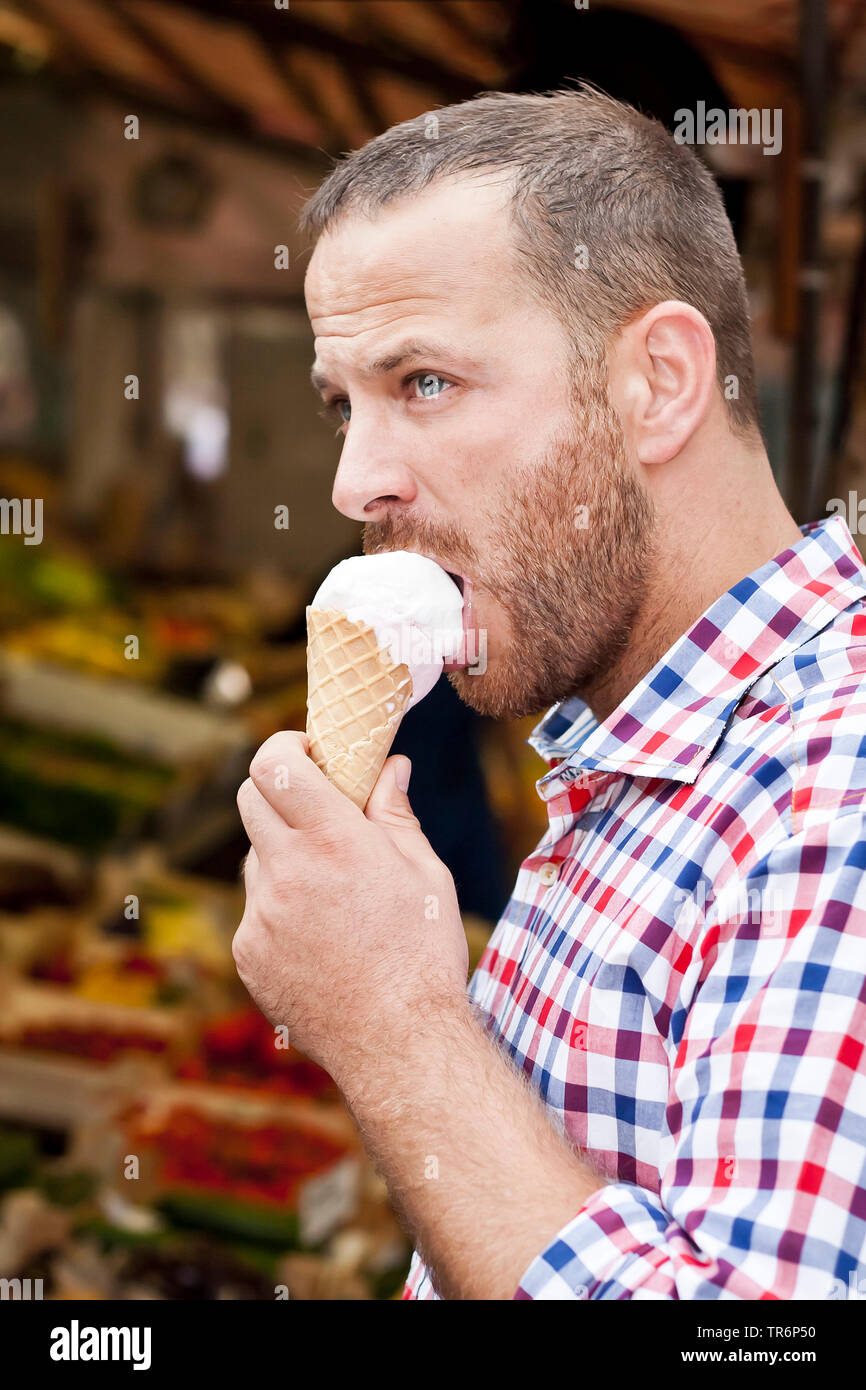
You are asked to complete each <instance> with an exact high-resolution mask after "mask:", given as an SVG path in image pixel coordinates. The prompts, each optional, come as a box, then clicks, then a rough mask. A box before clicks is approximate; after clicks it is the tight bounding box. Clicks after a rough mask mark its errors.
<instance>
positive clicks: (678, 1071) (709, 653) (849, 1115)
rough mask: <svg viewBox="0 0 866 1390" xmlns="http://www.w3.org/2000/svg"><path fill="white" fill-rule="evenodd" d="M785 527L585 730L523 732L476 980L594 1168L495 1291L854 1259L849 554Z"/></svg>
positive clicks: (771, 1295) (860, 686) (856, 846)
mask: <svg viewBox="0 0 866 1390" xmlns="http://www.w3.org/2000/svg"><path fill="white" fill-rule="evenodd" d="M801 529H802V532H803V539H802V540H801V541H799V542H797V543H796V544H795V545H793V546H792V547H791V548H790V549H789V550H786V551H784V552H783V553H782V554H780V555H778V556H776V558H775V559H774V560H772V561H770V562H769V563H768V564H766V565H763V566H762V567H761V568H760V569H758V570H756V571H755V572H754V573H753V574H751V575H750V576H749V577H748V578H746V579H743V580H741V581H740V583H738V584H736V585H735V586H734V587H733V588H732V589H731V590H730V591H729V592H728V593H726V594H724V595H723V596H722V597H721V598H719V599H718V600H717V601H716V602H715V603H713V604H712V606H711V607H710V608H709V609H708V610H707V611H706V612H705V613H704V615H703V616H702V617H701V618H700V619H698V621H697V622H696V623H695V624H694V626H693V627H692V628H691V629H690V630H689V631H688V632H687V633H685V634H684V635H683V636H682V637H681V638H680V639H679V640H678V641H677V642H676V643H675V645H674V646H673V647H672V648H671V649H670V650H669V651H668V652H667V654H666V655H665V656H664V657H663V658H662V660H661V661H659V662H658V664H657V665H656V666H655V667H654V668H653V669H652V670H651V671H650V672H649V674H648V675H647V676H646V677H645V679H644V680H643V681H641V683H640V684H639V685H638V686H637V687H636V688H635V689H634V690H633V691H632V692H631V694H630V695H629V696H628V697H627V698H626V699H625V700H624V701H623V702H622V704H621V705H620V706H619V707H618V708H617V709H616V710H615V711H614V712H613V713H612V714H611V715H610V717H609V718H608V719H607V720H605V722H604V723H602V724H600V725H599V724H598V723H597V722H596V721H595V719H594V718H593V716H592V714H591V712H590V710H589V709H588V708H587V707H586V705H584V704H583V703H582V702H581V701H580V700H569V701H567V702H565V703H562V704H560V705H557V706H554V708H553V709H552V710H550V711H549V712H548V714H547V715H546V716H545V718H544V719H543V720H542V722H541V723H540V724H539V725H538V726H537V728H536V729H535V730H534V732H533V735H532V738H531V739H530V742H531V743H532V745H533V747H535V748H536V749H537V751H538V752H539V753H540V754H541V755H542V756H543V757H544V758H545V760H546V761H547V762H548V763H550V764H551V768H552V770H551V771H549V772H548V773H547V774H546V775H545V776H543V777H542V778H541V779H540V781H539V782H538V784H537V786H538V792H539V794H540V796H541V797H542V798H543V799H544V800H545V802H546V803H547V810H548V814H549V829H548V831H547V832H546V834H545V835H544V837H543V838H542V840H541V842H540V844H539V845H538V847H537V849H536V850H535V851H534V853H532V854H531V855H530V856H529V858H528V859H526V860H525V861H524V863H523V865H522V867H521V869H520V873H519V875H518V878H517V883H516V885H515V889H514V893H513V896H512V898H511V900H510V902H509V904H508V906H507V907H506V909H505V913H504V915H503V917H502V919H501V921H500V922H499V924H498V926H497V928H496V930H495V931H494V933H493V936H492V937H491V940H490V943H489V946H488V948H487V950H486V952H485V954H484V956H483V958H482V960H481V962H480V964H479V967H478V970H477V971H476V973H475V975H474V976H473V978H472V981H471V983H470V987H469V993H470V997H471V998H472V1000H473V1001H474V1003H475V1005H476V1007H477V1009H478V1011H479V1016H480V1017H481V1018H482V1019H483V1020H484V1021H485V1023H486V1025H487V1026H488V1027H489V1029H490V1031H491V1033H492V1035H493V1036H494V1037H496V1038H497V1040H498V1041H499V1043H500V1045H501V1047H502V1048H503V1049H504V1051H505V1053H506V1054H507V1055H508V1056H509V1057H510V1058H511V1059H512V1060H513V1063H514V1064H515V1065H516V1066H517V1067H520V1068H522V1069H523V1070H524V1072H526V1074H527V1075H528V1076H529V1077H530V1078H531V1080H532V1082H533V1083H534V1085H535V1086H537V1088H538V1090H539V1091H540V1093H541V1095H542V1097H543V1098H544V1101H545V1102H546V1104H547V1106H548V1107H549V1111H550V1118H551V1121H552V1122H553V1123H555V1124H556V1125H557V1126H558V1127H559V1128H560V1129H562V1130H564V1132H565V1133H566V1134H567V1135H568V1136H569V1137H570V1139H571V1140H572V1141H573V1143H574V1144H575V1145H576V1146H578V1147H579V1148H580V1149H582V1150H585V1151H586V1152H587V1153H588V1154H589V1155H590V1157H591V1158H592V1159H593V1160H594V1162H595V1163H596V1164H597V1165H599V1166H600V1168H601V1170H602V1172H603V1174H604V1176H605V1178H606V1180H607V1181H606V1184H605V1185H604V1186H602V1187H601V1188H599V1189H598V1190H597V1191H596V1192H594V1193H593V1194H592V1196H591V1197H590V1198H589V1200H588V1201H587V1202H586V1203H584V1205H583V1206H582V1207H580V1209H579V1210H576V1211H575V1212H574V1214H573V1217H572V1218H571V1220H570V1221H569V1222H568V1224H567V1225H566V1226H565V1227H564V1228H563V1229H562V1230H560V1231H559V1232H558V1233H555V1234H554V1233H550V1232H544V1231H539V1253H538V1255H537V1257H536V1258H535V1260H534V1261H533V1262H532V1264H531V1265H530V1266H529V1268H528V1269H527V1270H526V1271H525V1272H524V1274H523V1277H522V1278H521V1280H520V1285H519V1287H518V1289H517V1290H516V1291H515V1295H514V1296H515V1298H518V1299H575V1298H586V1299H627V1298H645V1299H731V1298H733V1299H801V1298H808V1299H812V1298H818V1299H825V1298H840V1297H845V1296H846V1292H845V1291H846V1290H848V1289H850V1288H851V1287H853V1286H854V1284H855V1281H856V1286H857V1287H858V1288H859V1287H861V1281H863V1280H866V1059H864V1057H863V1051H864V1045H866V878H864V872H863V871H864V868H866V565H864V562H863V559H862V557H861V555H860V554H859V552H858V550H857V548H856V546H855V544H854V541H853V539H852V537H851V533H850V532H849V530H848V527H847V526H846V525H845V522H844V520H843V519H842V518H841V517H839V516H834V517H830V518H826V519H824V520H822V521H820V522H813V523H812V524H811V525H808V526H804V527H802V528H801ZM503 1219H504V1220H507V1212H503ZM550 1236H552V1239H549V1243H547V1244H546V1245H545V1241H547V1240H548V1238H549V1237H550ZM862 1287H864V1288H866V1283H863V1284H862ZM403 1296H404V1298H435V1297H436V1296H437V1295H436V1292H435V1290H434V1288H433V1285H432V1283H431V1278H430V1275H429V1273H428V1271H427V1269H426V1268H425V1266H424V1264H423V1262H422V1261H421V1259H420V1257H419V1255H418V1254H417V1253H416V1255H415V1257H414V1259H413V1261H412V1268H411V1270H410V1274H409V1279H408V1282H407V1284H406V1288H405V1290H404V1295H403Z"/></svg>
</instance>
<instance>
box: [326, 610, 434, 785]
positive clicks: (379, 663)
mask: <svg viewBox="0 0 866 1390" xmlns="http://www.w3.org/2000/svg"><path fill="white" fill-rule="evenodd" d="M307 683H308V684H307V735H308V737H309V740H310V752H311V754H312V757H313V761H314V762H315V763H316V766H317V767H320V768H321V770H322V771H323V772H324V774H325V776H326V777H327V778H328V780H329V781H331V782H333V784H334V786H336V787H339V789H340V791H341V792H344V793H345V795H346V796H348V797H349V798H350V800H352V801H354V803H355V805H356V806H360V807H361V809H362V810H363V809H364V807H365V806H366V804H367V800H368V798H369V795H370V792H371V791H372V790H373V786H374V785H375V782H376V779H377V777H378V776H379V773H380V772H381V770H382V764H383V763H384V761H385V759H386V758H387V756H388V751H389V749H390V747H391V744H392V742H393V741H394V736H395V734H396V732H397V727H398V725H399V723H400V720H401V719H402V718H403V715H404V713H405V711H406V709H407V708H408V705H409V701H410V699H411V698H412V677H411V676H410V674H409V668H408V666H404V665H400V664H398V663H397V662H395V661H394V660H393V658H392V656H391V653H390V651H389V650H388V649H387V648H384V647H381V646H380V645H379V640H378V638H377V636H376V632H375V630H374V629H373V628H372V627H370V626H369V625H368V624H367V623H360V622H351V621H350V620H349V619H348V618H347V617H346V615H345V613H340V612H336V611H334V610H332V609H324V610H320V609H315V608H308V609H307Z"/></svg>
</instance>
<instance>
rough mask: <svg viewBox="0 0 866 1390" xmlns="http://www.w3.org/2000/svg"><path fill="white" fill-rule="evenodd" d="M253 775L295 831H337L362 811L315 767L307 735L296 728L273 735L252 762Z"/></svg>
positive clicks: (274, 806) (251, 772) (260, 789)
mask: <svg viewBox="0 0 866 1390" xmlns="http://www.w3.org/2000/svg"><path fill="white" fill-rule="evenodd" d="M250 778H251V779H252V781H253V783H254V784H255V786H256V787H257V788H258V790H259V792H260V793H261V795H262V796H263V797H264V798H265V800H266V801H267V802H268V804H269V805H270V806H272V807H273V809H274V810H275V811H276V812H278V813H279V815H280V816H281V817H282V818H283V820H284V821H285V822H286V824H287V825H289V826H291V827H292V828H293V829H295V830H309V831H313V832H319V833H322V832H325V831H328V832H330V831H335V833H336V831H337V829H338V827H339V826H340V825H341V824H345V822H346V820H347V818H351V817H353V816H355V817H357V816H360V814H361V812H360V811H359V810H358V808H357V806H355V805H354V804H353V803H352V802H351V801H350V800H349V798H348V797H347V796H344V795H343V793H342V792H340V791H338V790H337V788H336V787H334V786H332V785H331V783H330V782H329V781H328V779H327V777H326V776H325V774H324V773H323V772H321V771H320V769H319V768H318V767H316V764H315V763H314V762H313V760H312V758H311V757H310V754H309V741H308V739H307V736H306V734H302V733H297V732H295V731H293V730H285V731H284V732H282V733H279V734H272V735H271V737H270V738H269V739H266V740H265V742H264V743H263V744H262V746H261V748H260V749H259V751H258V752H257V753H256V755H255V757H254V758H253V760H252V762H251V763H250Z"/></svg>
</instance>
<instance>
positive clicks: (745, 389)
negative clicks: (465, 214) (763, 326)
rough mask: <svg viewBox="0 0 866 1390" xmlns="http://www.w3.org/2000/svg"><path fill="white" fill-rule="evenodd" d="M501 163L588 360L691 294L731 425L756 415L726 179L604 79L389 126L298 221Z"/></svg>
mask: <svg viewBox="0 0 866 1390" xmlns="http://www.w3.org/2000/svg"><path fill="white" fill-rule="evenodd" d="M494 170H502V171H503V173H504V174H505V175H506V176H507V177H508V179H509V181H510V183H511V214H512V218H513V221H514V227H515V249H516V251H517V253H518V256H519V259H520V261H521V262H522V263H523V264H524V266H525V268H526V270H527V272H528V277H529V282H530V286H531V288H532V290H533V292H534V293H535V294H536V295H537V296H538V297H540V298H541V299H542V300H543V301H544V302H545V303H546V305H547V306H548V308H550V309H551V310H552V311H553V312H554V313H555V314H556V315H557V316H558V317H559V319H560V320H561V321H562V322H563V323H564V325H565V327H566V329H567V331H568V332H569V335H570V337H571V338H572V341H573V343H574V346H575V350H576V353H577V356H578V360H579V361H586V360H587V359H589V358H593V357H594V358H595V361H596V362H600V361H603V360H604V356H605V353H606V350H607V346H608V344H609V343H610V342H611V340H612V339H613V337H614V336H615V335H616V333H617V332H618V330H619V329H621V328H622V327H623V326H624V325H625V324H626V323H628V322H629V321H630V320H631V319H633V318H634V317H636V316H637V315H638V314H639V313H641V312H643V311H644V310H646V309H648V308H650V307H651V306H652V305H653V304H659V303H661V302H663V301H664V300H666V299H680V300H685V301H686V302H687V303H689V304H691V305H693V306H694V308H696V309H698V310H699V311H700V313H702V314H703V316H704V318H705V319H706V320H707V322H708V323H709V325H710V328H711V329H712V332H713V336H714V338H715V343H716V375H717V379H718V383H719V386H720V389H721V391H722V395H723V398H724V399H725V400H726V403H727V405H728V408H729V412H730V421H731V426H732V428H733V429H734V431H735V432H736V433H737V434H739V435H741V436H744V437H745V436H748V435H751V434H753V433H754V432H755V431H756V430H758V429H759V414H758V401H757V392H756V388H755V374H754V362H753V358H752V344H751V335H750V327H749V304H748V297H747V294H746V285H745V279H744V276H743V268H742V265H741V263H740V257H739V254H738V251H737V246H736V242H735V240H734V234H733V230H732V228H731V224H730V221H729V219H728V216H727V213H726V211H725V206H724V202H723V200H722V196H721V193H720V191H719V188H718V186H717V184H716V182H715V180H714V179H713V177H712V175H711V173H710V171H709V169H708V168H707V167H706V166H705V164H704V163H703V162H702V160H701V159H700V158H699V157H698V156H697V155H696V154H695V153H694V152H693V151H692V150H691V149H689V148H688V147H687V146H686V145H680V144H677V142H676V141H675V140H674V139H673V136H672V135H671V134H670V133H669V132H668V131H667V130H666V129H665V127H664V126H663V125H662V124H661V123H660V122H659V121H656V120H653V119H651V118H650V117H648V116H645V115H643V114H642V113H641V112H640V111H637V110H636V109H635V108H634V107H633V106H629V105H627V104H626V103H625V102H621V101H616V100H615V99H614V98H613V97H610V96H608V95H607V94H606V93H604V92H601V91H599V90H598V89H597V88H595V87H592V86H589V85H587V84H580V85H579V86H577V87H574V88H566V89H564V90H559V91H555V92H549V93H546V94H539V93H512V92H485V93H484V94H482V95H481V96H477V97H473V98H472V99H471V100H469V101H462V102H458V103H456V104H454V105H453V106H445V107H442V108H439V109H437V110H436V111H435V112H428V113H426V114H425V115H422V116H419V117H416V118H415V119H414V120H411V121H404V122H403V123H402V124H401V125H396V126H392V127H391V128H390V129H389V130H386V131H385V132H384V133H383V134H382V135H379V136H377V137H376V139H374V140H371V141H370V142H369V144H366V145H364V146H363V147H362V148H361V149H358V150H355V151H353V152H352V153H350V154H348V155H345V156H344V157H343V158H342V159H341V160H340V161H339V162H338V163H337V164H336V165H335V167H334V168H333V169H332V171H331V172H330V174H328V176H327V177H326V178H325V180H324V182H323V183H322V184H321V186H320V187H319V188H318V189H317V191H316V192H315V193H314V194H313V196H312V197H311V198H310V199H309V201H308V202H307V204H306V206H305V207H304V209H303V211H302V214H301V223H300V225H301V229H302V230H306V231H310V232H312V233H313V234H314V235H316V236H318V235H319V234H321V233H322V232H324V231H326V230H328V229H330V228H331V226H332V225H333V224H334V223H335V222H336V220H337V219H338V218H339V217H340V216H341V215H342V214H344V213H352V212H360V213H364V214H367V215H374V214H375V213H376V212H377V211H378V210H379V209H381V208H383V207H385V206H386V205H387V204H388V203H390V202H392V201H394V200H395V199H398V198H401V197H404V196H406V195H411V194H412V193H416V192H419V191H420V190H422V189H424V188H426V187H427V186H428V185H429V184H432V183H434V182H435V181H436V180H439V179H445V178H447V177H449V176H460V175H470V176H471V175H479V176H480V175H483V174H484V173H486V172H490V171H494ZM731 378H733V379H734V381H735V383H736V388H735V389H734V390H730V391H729V390H728V389H726V387H727V386H728V384H729V383H730V382H731Z"/></svg>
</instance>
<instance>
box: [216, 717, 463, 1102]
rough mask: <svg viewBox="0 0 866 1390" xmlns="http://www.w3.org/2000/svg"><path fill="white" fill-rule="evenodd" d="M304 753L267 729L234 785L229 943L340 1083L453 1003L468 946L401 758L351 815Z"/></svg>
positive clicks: (255, 988) (265, 1000)
mask: <svg viewBox="0 0 866 1390" xmlns="http://www.w3.org/2000/svg"><path fill="white" fill-rule="evenodd" d="M308 749H309V745H308V742H307V737H306V735H305V734H302V733H279V734H274V735H273V737H271V738H269V739H268V740H267V741H266V742H265V743H263V744H262V746H261V748H260V749H259V751H258V752H257V753H256V755H255V757H254V758H253V761H252V763H251V765H250V776H249V779H248V780H247V781H246V782H244V783H243V785H242V786H241V788H240V791H239V792H238V806H239V808H240V813H241V819H242V820H243V823H244V826H245V827H246V831H247V834H248V835H249V837H250V842H251V845H252V849H251V851H250V853H249V855H248V856H247V861H246V868H245V872H244V880H245V887H246V895H247V899H246V908H245V910H244V915H243V918H242V920H241V923H240V926H239V927H238V929H237V932H236V933H235V938H234V942H233V946H232V951H233V954H234V958H235V962H236V964H237V968H238V974H239V975H240V978H241V979H242V980H243V982H244V984H245V985H246V987H247V989H248V990H249V992H250V994H251V995H252V997H253V999H254V1000H255V1002H256V1003H257V1004H258V1006H259V1008H260V1009H261V1010H262V1012H263V1013H264V1014H266V1015H267V1017H268V1018H269V1019H270V1020H271V1022H272V1023H274V1024H278V1023H282V1024H285V1025H286V1027H287V1028H288V1033H289V1039H290V1041H291V1043H292V1045H293V1046H296V1047H298V1048H299V1049H300V1050H301V1051H302V1052H304V1053H306V1054H307V1056H309V1057H312V1058H313V1059H314V1060H315V1061H316V1062H318V1063H319V1064H320V1065H321V1066H323V1067H324V1068H325V1070H326V1071H328V1072H329V1073H330V1074H331V1075H332V1076H333V1077H334V1079H335V1080H336V1081H337V1082H338V1084H340V1083H341V1082H342V1080H343V1079H344V1078H347V1077H350V1076H352V1074H353V1073H354V1072H355V1071H357V1070H358V1069H363V1067H364V1064H365V1059H370V1058H374V1057H376V1056H377V1055H378V1056H381V1055H382V1051H383V1049H385V1050H391V1051H394V1050H399V1049H400V1048H401V1047H402V1046H403V1045H404V1042H405V1040H406V1038H407V1037H408V1036H409V1035H410V1034H411V1031H412V1029H413V1027H414V1026H415V1024H416V1023H417V1022H419V1021H420V1020H421V1019H423V1018H426V1017H429V1016H430V1015H431V1013H435V1012H436V1011H437V1010H439V1009H445V1010H447V1009H448V1008H450V1007H453V1006H454V1005H455V1004H459V1002H460V1001H461V1000H462V999H463V998H464V996H465V991H466V975H467V970H468V951H467V946H466V938H465V935H464V932H463V926H462V923H461V920H460V912H459V908H458V905H457V895H456V892H455V889H454V881H453V879H452V878H451V875H450V873H449V872H448V870H447V868H446V867H445V865H444V864H443V863H442V861H441V860H440V859H438V858H437V856H436V855H435V854H434V852H433V850H432V849H431V847H430V844H429V842H428V840H427V839H426V837H425V836H424V834H423V833H422V831H421V827H420V825H419V824H418V821H417V819H416V818H415V816H414V815H413V813H412V808H411V806H410V804H409V800H408V797H407V795H406V792H405V790H401V788H400V786H399V785H398V782H397V778H398V776H400V775H401V774H402V775H403V777H404V778H405V779H408V773H409V770H410V767H411V765H410V764H409V761H408V759H406V758H401V757H393V758H389V759H388V761H387V762H386V763H385V766H384V768H383V769H382V773H381V775H380V777H379V780H378V782H377V783H376V786H375V787H374V789H373V793H372V796H371V797H370V800H369V802H368V804H367V809H366V812H363V813H362V812H361V811H359V810H358V808H357V807H356V806H355V805H353V803H352V802H351V801H349V799H348V798H347V797H345V796H344V795H343V793H342V792H340V791H337V789H336V788H335V787H333V786H331V784H330V782H328V780H327V778H326V777H325V776H324V774H323V773H322V772H320V771H319V769H318V768H317V767H316V765H315V763H314V762H313V761H312V759H311V758H310V757H309V752H308ZM404 786H405V781H404Z"/></svg>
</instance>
